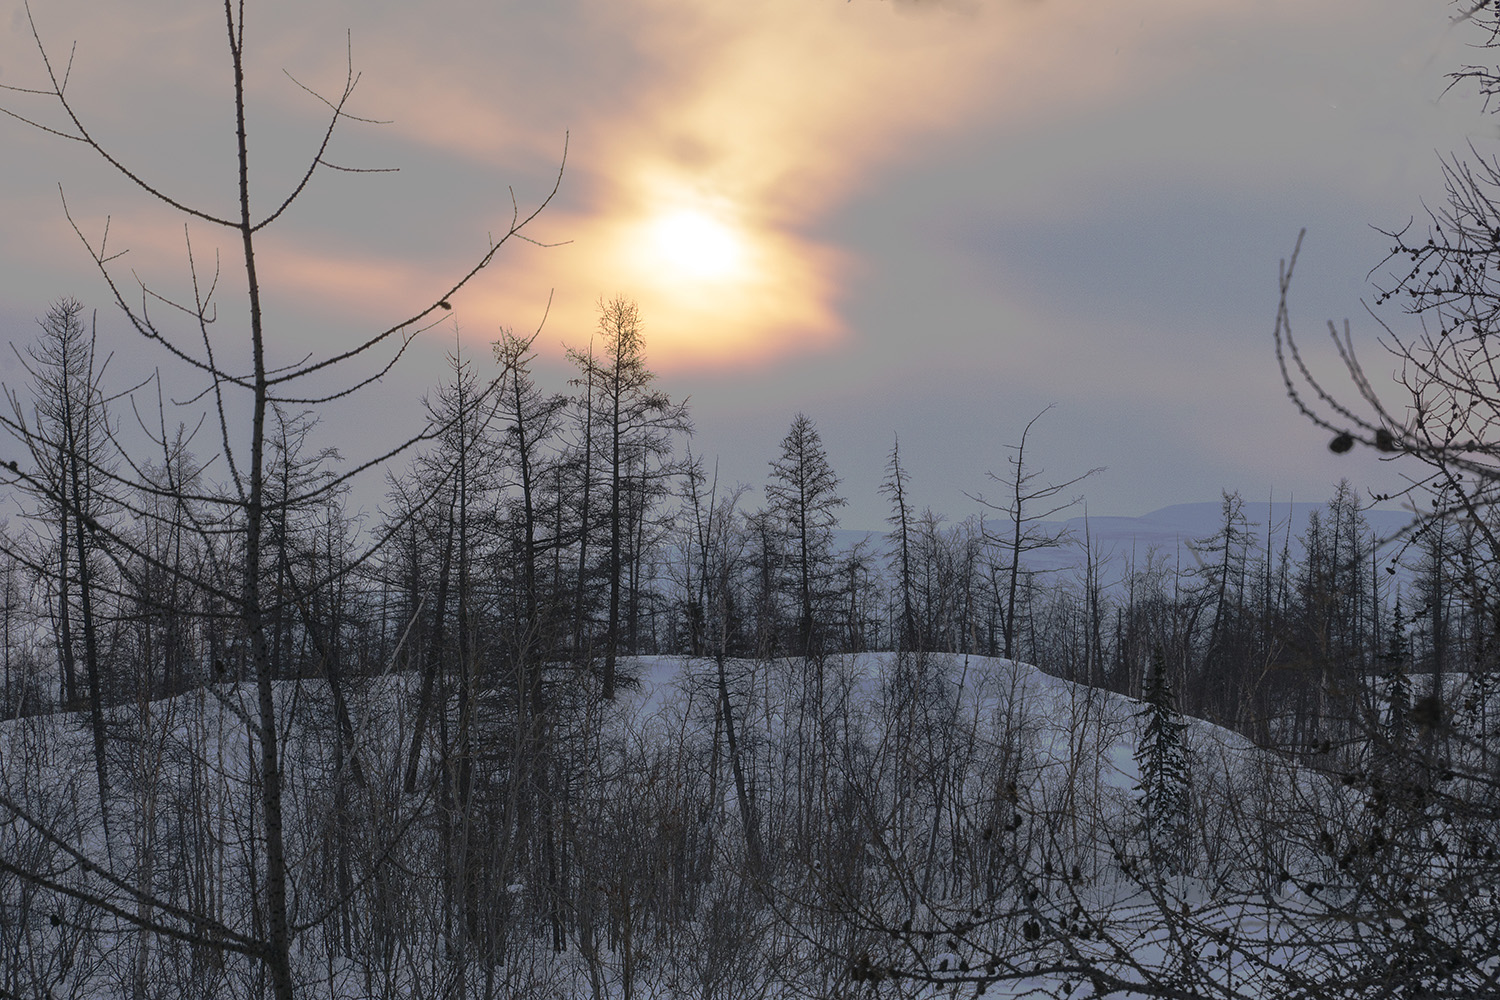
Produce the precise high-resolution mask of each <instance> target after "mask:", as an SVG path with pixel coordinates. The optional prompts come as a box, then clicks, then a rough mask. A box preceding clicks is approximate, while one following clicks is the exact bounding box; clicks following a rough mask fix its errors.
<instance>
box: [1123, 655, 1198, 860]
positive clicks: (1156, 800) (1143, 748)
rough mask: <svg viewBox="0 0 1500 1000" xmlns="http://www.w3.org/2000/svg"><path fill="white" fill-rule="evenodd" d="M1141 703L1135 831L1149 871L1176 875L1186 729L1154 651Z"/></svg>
mask: <svg viewBox="0 0 1500 1000" xmlns="http://www.w3.org/2000/svg"><path fill="white" fill-rule="evenodd" d="M1144 702H1145V703H1144V705H1143V706H1142V708H1141V710H1140V711H1139V712H1137V713H1136V717H1137V718H1139V719H1142V720H1143V721H1144V728H1143V730H1142V732H1141V738H1140V741H1139V743H1138V744H1137V745H1136V750H1135V760H1136V764H1137V765H1139V767H1140V771H1141V782H1140V784H1138V785H1136V786H1135V790H1136V791H1137V792H1138V793H1140V798H1139V799H1138V800H1137V802H1138V803H1139V805H1140V809H1141V819H1142V823H1141V826H1142V829H1143V831H1144V833H1145V836H1146V844H1147V849H1148V852H1149V856H1150V858H1151V861H1152V864H1153V866H1154V867H1155V868H1156V870H1157V871H1160V872H1164V873H1167V874H1176V873H1178V872H1180V871H1181V870H1182V863H1183V855H1184V853H1185V851H1186V849H1187V843H1188V837H1187V834H1188V828H1187V818H1188V795H1189V789H1190V787H1191V784H1190V778H1189V775H1188V757H1187V748H1186V747H1185V746H1184V745H1183V741H1182V734H1183V731H1184V730H1185V729H1187V723H1185V722H1183V721H1182V716H1181V715H1180V714H1178V711H1177V705H1176V700H1175V698H1174V696H1173V694H1172V686H1171V684H1170V683H1169V682H1168V680H1167V670H1166V662H1165V658H1164V657H1163V655H1162V651H1161V647H1160V646H1158V647H1157V648H1156V650H1155V651H1154V653H1153V655H1152V660H1151V672H1150V675H1149V676H1148V677H1147V680H1146V691H1145V698H1144Z"/></svg>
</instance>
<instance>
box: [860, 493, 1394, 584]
mask: <svg viewBox="0 0 1500 1000" xmlns="http://www.w3.org/2000/svg"><path fill="white" fill-rule="evenodd" d="M1327 510H1328V505H1327V503H1326V502H1318V503H1313V502H1303V501H1298V502H1291V503H1284V502H1275V503H1272V504H1266V503H1260V504H1256V503H1253V502H1249V501H1247V502H1246V503H1245V505H1244V514H1245V518H1246V520H1247V521H1248V527H1249V531H1250V535H1251V537H1252V538H1253V539H1255V541H1254V542H1252V546H1251V548H1252V556H1251V558H1252V559H1253V558H1254V555H1253V553H1254V552H1255V551H1256V550H1258V551H1260V552H1262V553H1263V552H1265V548H1266V525H1267V522H1268V521H1269V522H1270V527H1271V532H1272V538H1271V547H1272V550H1273V554H1274V555H1275V556H1276V557H1279V556H1280V554H1281V550H1282V547H1283V545H1286V546H1287V547H1288V553H1289V555H1290V556H1291V558H1292V559H1294V560H1296V559H1300V558H1301V557H1302V555H1303V552H1304V547H1303V541H1302V539H1303V536H1304V535H1305V534H1306V532H1307V521H1308V517H1309V515H1311V514H1312V513H1313V512H1314V511H1319V512H1322V513H1323V514H1326V512H1327ZM1364 517H1365V520H1366V522H1367V523H1368V524H1369V528H1370V531H1371V532H1373V533H1374V536H1375V537H1376V538H1377V539H1378V540H1380V541H1382V542H1384V543H1385V544H1384V545H1382V547H1381V548H1382V551H1381V557H1382V559H1389V558H1392V557H1394V556H1396V555H1397V549H1398V544H1399V543H1394V544H1393V543H1391V542H1390V541H1389V540H1390V539H1393V538H1398V537H1400V535H1401V533H1402V532H1403V531H1404V530H1405V529H1406V528H1407V527H1408V526H1409V525H1410V524H1411V521H1412V517H1413V515H1412V513H1411V512H1409V511H1405V510H1385V509H1372V510H1366V511H1364ZM987 520H988V521H989V523H990V524H991V525H992V529H991V530H998V529H999V526H1000V525H1001V524H1002V523H1005V522H1004V521H1003V518H1000V517H997V518H994V519H987ZM1222 524H1223V504H1222V502H1220V501H1204V502H1200V503H1179V504H1171V505H1170V506H1167V507H1162V508H1160V509H1159V510H1154V511H1151V512H1150V513H1148V514H1142V515H1140V516H1137V517H1126V516H1120V515H1107V516H1097V515H1089V516H1084V515H1079V516H1077V517H1071V518H1068V519H1067V520H1064V521H1043V522H1038V523H1037V524H1036V525H1035V526H1034V528H1035V529H1036V530H1041V531H1049V532H1050V531H1055V530H1057V529H1066V530H1067V531H1068V532H1069V533H1071V535H1072V536H1073V542H1072V544H1070V545H1064V546H1061V547H1058V548H1052V549H1038V550H1035V551H1033V552H1030V553H1028V554H1027V555H1026V556H1025V557H1024V558H1023V562H1024V563H1025V565H1027V566H1028V567H1029V568H1031V569H1033V570H1037V571H1039V572H1047V573H1059V572H1065V571H1068V570H1073V569H1077V570H1079V571H1082V570H1083V569H1084V567H1085V565H1086V562H1087V559H1086V551H1085V548H1084V545H1085V539H1087V544H1088V545H1090V546H1091V547H1092V548H1093V549H1094V551H1095V552H1096V553H1097V554H1098V555H1099V556H1101V557H1102V558H1104V559H1105V560H1106V561H1108V562H1111V563H1114V564H1117V565H1116V567H1115V570H1114V572H1113V573H1110V574H1108V575H1110V576H1119V575H1120V574H1121V573H1122V572H1123V570H1124V565H1126V564H1128V563H1129V562H1130V561H1131V560H1132V558H1133V559H1134V561H1135V563H1136V564H1137V565H1138V566H1144V564H1145V560H1146V558H1147V556H1148V555H1154V556H1156V557H1158V558H1160V557H1165V558H1168V559H1175V558H1177V557H1178V556H1179V555H1180V557H1181V558H1182V560H1183V561H1184V564H1185V565H1190V564H1192V563H1193V562H1194V561H1195V560H1196V558H1197V556H1196V555H1195V551H1194V550H1195V547H1197V548H1198V549H1199V550H1201V548H1202V546H1201V545H1200V543H1203V542H1206V541H1207V540H1209V539H1211V538H1212V537H1213V536H1214V535H1215V534H1216V533H1217V532H1218V531H1219V529H1220V528H1221V526H1222ZM885 534H886V532H884V531H877V532H871V531H857V530H841V531H839V532H838V533H837V536H838V537H837V539H836V540H837V543H838V545H839V547H840V548H841V549H844V550H847V549H850V548H852V547H853V546H854V545H856V544H858V543H859V542H860V541H861V540H866V539H868V542H867V544H870V545H875V546H879V547H882V548H883V547H884V546H885Z"/></svg>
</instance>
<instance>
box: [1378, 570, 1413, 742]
mask: <svg viewBox="0 0 1500 1000" xmlns="http://www.w3.org/2000/svg"><path fill="white" fill-rule="evenodd" d="M1410 657H1411V651H1410V649H1409V643H1408V640H1407V638H1406V619H1405V618H1404V617H1403V616H1402V614H1401V596H1400V595H1399V594H1398V595H1396V607H1395V609H1394V610H1393V611H1392V612H1391V634H1390V637H1389V638H1388V639H1387V640H1386V650H1385V656H1384V659H1385V666H1386V669H1385V675H1384V679H1385V683H1386V689H1385V700H1386V733H1387V735H1388V737H1389V738H1390V741H1391V743H1392V744H1393V745H1395V746H1399V745H1401V744H1403V743H1405V742H1406V724H1407V717H1408V716H1409V714H1410V712H1411V677H1410V676H1409V675H1408V674H1407V670H1406V665H1407V661H1408V660H1409V659H1410Z"/></svg>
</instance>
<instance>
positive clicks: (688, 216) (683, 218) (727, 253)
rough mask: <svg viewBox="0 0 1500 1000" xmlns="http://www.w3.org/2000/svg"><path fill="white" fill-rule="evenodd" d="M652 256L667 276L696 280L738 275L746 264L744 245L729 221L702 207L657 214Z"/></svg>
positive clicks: (650, 248)
mask: <svg viewBox="0 0 1500 1000" xmlns="http://www.w3.org/2000/svg"><path fill="white" fill-rule="evenodd" d="M649 250H650V256H651V257H652V258H653V259H654V260H653V263H654V264H655V265H656V266H658V267H660V268H661V269H662V270H663V271H666V272H668V276H671V277H676V278H686V279H690V280H695V281H723V280H726V279H730V278H734V277H737V276H738V275H739V274H740V273H741V272H742V271H743V269H744V266H745V246H744V243H743V241H742V240H741V238H740V236H739V235H738V234H737V233H736V232H735V230H734V229H733V228H731V227H730V226H729V225H728V224H726V223H725V222H723V221H722V220H720V219H718V218H716V217H714V216H713V215H710V214H709V213H707V212H705V211H702V210H700V209H693V208H681V209H676V210H674V211H669V212H666V213H664V214H662V215H659V216H657V217H656V218H655V219H654V220H653V221H652V222H651V225H650V233H649Z"/></svg>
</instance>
